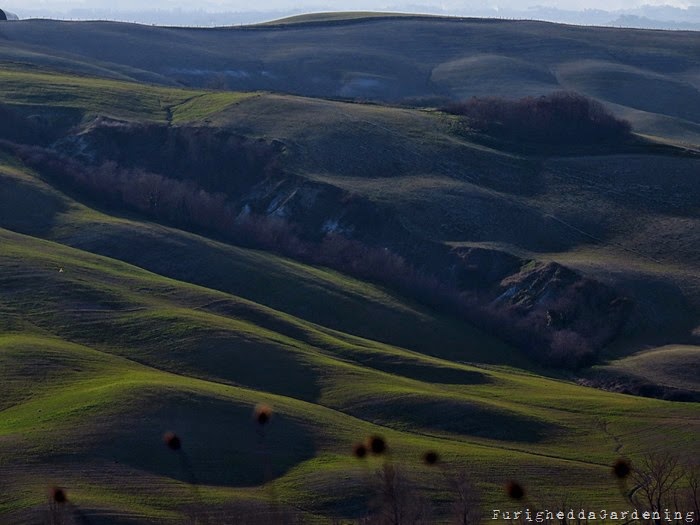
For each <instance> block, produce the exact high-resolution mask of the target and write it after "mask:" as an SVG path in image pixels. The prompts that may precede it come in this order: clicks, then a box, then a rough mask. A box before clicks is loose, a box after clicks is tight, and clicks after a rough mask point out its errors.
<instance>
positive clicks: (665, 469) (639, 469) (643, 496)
mask: <svg viewBox="0 0 700 525" xmlns="http://www.w3.org/2000/svg"><path fill="white" fill-rule="evenodd" d="M685 475H686V472H685V469H684V468H683V466H682V464H681V460H680V458H678V456H674V455H671V454H648V455H646V456H644V457H643V458H642V460H641V461H640V462H639V463H638V465H637V466H636V467H635V468H634V469H633V470H632V474H631V480H632V482H633V484H634V486H633V487H632V489H631V490H630V492H629V500H630V501H631V502H632V503H633V504H634V505H635V506H636V507H637V508H639V509H640V510H641V509H643V510H645V511H649V512H652V513H654V512H658V513H661V515H663V514H662V513H663V511H664V510H665V509H673V510H681V509H680V508H679V495H680V493H681V488H682V481H683V478H684V477H685ZM657 516H658V515H657ZM652 521H653V522H654V523H656V524H657V525H660V524H661V522H662V519H661V518H660V517H657V518H656V519H652Z"/></svg>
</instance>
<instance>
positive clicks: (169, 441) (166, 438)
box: [163, 432, 182, 451]
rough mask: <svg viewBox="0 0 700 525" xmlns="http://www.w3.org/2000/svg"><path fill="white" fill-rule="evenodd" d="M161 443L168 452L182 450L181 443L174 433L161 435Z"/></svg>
mask: <svg viewBox="0 0 700 525" xmlns="http://www.w3.org/2000/svg"><path fill="white" fill-rule="evenodd" d="M163 442H164V443H165V444H166V446H167V447H168V448H169V449H170V450H175V451H178V450H180V449H181V448H182V441H180V437H179V436H178V435H177V434H175V432H166V433H165V434H164V435H163Z"/></svg>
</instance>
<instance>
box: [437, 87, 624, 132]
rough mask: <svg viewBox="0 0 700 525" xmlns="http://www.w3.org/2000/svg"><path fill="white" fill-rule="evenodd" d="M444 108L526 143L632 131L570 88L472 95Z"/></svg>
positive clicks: (487, 129) (475, 124) (477, 125)
mask: <svg viewBox="0 0 700 525" xmlns="http://www.w3.org/2000/svg"><path fill="white" fill-rule="evenodd" d="M444 109H445V111H447V112H449V113H453V114H455V115H462V116H464V117H467V118H468V119H469V123H470V125H471V126H472V127H473V128H475V129H477V130H479V131H483V132H486V133H491V134H497V135H502V136H505V137H508V138H511V139H517V140H523V141H527V142H530V141H534V142H545V143H549V144H571V143H577V144H592V143H601V142H610V141H613V142H614V141H620V140H623V139H625V138H628V137H629V136H630V132H631V126H630V124H629V122H627V121H624V120H621V119H618V118H616V117H615V116H613V115H612V114H611V113H610V112H609V111H608V110H607V109H605V107H604V106H603V105H602V104H600V103H599V102H597V101H595V100H593V99H590V98H588V97H585V96H583V95H581V94H578V93H575V92H569V91H557V92H554V93H552V94H549V95H542V96H539V97H525V98H521V99H519V100H511V99H506V98H499V97H474V98H471V99H469V100H465V101H462V102H456V103H453V104H449V105H447V106H446V107H445V108H444Z"/></svg>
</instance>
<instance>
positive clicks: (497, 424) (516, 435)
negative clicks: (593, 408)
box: [347, 396, 562, 443]
mask: <svg viewBox="0 0 700 525" xmlns="http://www.w3.org/2000/svg"><path fill="white" fill-rule="evenodd" d="M347 412H348V413H350V414H352V415H354V416H356V417H361V418H362V419H367V420H369V421H372V422H374V423H377V424H381V425H385V426H389V427H393V428H400V429H411V431H417V430H419V429H420V431H423V432H428V433H430V432H448V433H454V434H461V435H464V436H471V437H477V438H485V439H493V440H497V441H513V442H519V443H538V442H540V441H544V440H545V439H547V438H548V437H552V436H553V435H555V434H560V433H561V430H562V429H561V427H558V426H557V425H552V424H549V423H545V422H543V421H539V420H537V419H534V418H529V417H526V416H523V415H520V414H517V413H515V412H509V411H506V410H498V409H494V408H490V407H487V406H484V405H479V404H477V403H471V402H465V401H454V400H442V399H429V398H427V399H422V398H420V397H417V396H406V397H402V398H394V399H380V400H377V401H370V402H366V403H363V404H361V405H355V406H353V407H352V408H351V409H349V410H347Z"/></svg>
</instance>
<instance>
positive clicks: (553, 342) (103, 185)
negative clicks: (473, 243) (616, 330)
mask: <svg viewBox="0 0 700 525" xmlns="http://www.w3.org/2000/svg"><path fill="white" fill-rule="evenodd" d="M4 145H5V147H10V148H12V149H13V150H14V152H15V153H16V154H17V155H18V156H19V157H20V158H21V159H22V160H23V161H24V162H25V163H26V164H27V165H29V166H31V167H32V168H34V169H35V170H36V171H38V172H39V173H42V175H44V176H47V177H49V178H51V179H52V180H53V181H54V182H55V183H57V184H58V185H61V186H62V187H64V188H67V189H69V190H70V191H73V192H75V193H78V194H82V195H83V196H85V197H87V198H89V199H90V200H92V201H97V202H99V203H100V204H101V205H104V206H107V207H109V208H112V209H117V210H124V209H128V210H132V211H135V212H138V213H141V214H143V215H144V216H146V217H149V218H151V219H154V220H157V221H160V222H163V223H166V224H169V225H173V226H176V227H178V228H182V229H185V230H189V231H194V232H199V233H205V234H209V235H211V234H213V235H214V236H218V237H220V238H222V239H225V240H227V241H232V242H234V243H236V244H239V245H242V246H247V247H252V248H258V249H265V250H269V251H273V252H276V253H279V254H281V255H285V256H289V257H293V258H295V259H298V260H301V261H304V262H306V263H310V264H318V265H323V266H327V267H330V268H334V269H337V270H339V271H342V272H345V273H347V274H349V275H353V276H356V277H359V278H362V279H365V280H369V281H373V282H376V283H380V284H382V285H387V286H390V287H392V288H394V289H395V290H397V291H398V292H400V293H402V294H404V295H405V296H407V297H411V298H414V299H416V300H418V301H420V302H422V303H423V304H426V305H428V306H430V307H433V308H437V309H439V310H441V311H443V312H446V313H449V314H452V315H457V316H460V317H462V318H465V319H467V320H468V321H469V322H471V323H474V324H476V325H477V326H480V327H481V328H482V329H484V330H485V331H487V332H491V333H494V334H496V335H497V336H498V337H500V338H503V339H505V340H507V341H509V342H511V343H513V344H515V345H517V346H519V347H520V348H522V349H523V350H524V351H525V352H526V353H528V354H529V356H530V357H531V358H533V359H534V360H537V361H539V362H541V363H543V364H545V365H548V366H553V367H559V368H579V367H582V366H587V365H590V364H592V363H593V362H595V359H596V356H597V353H598V348H599V346H600V343H604V342H605V341H603V340H601V341H598V340H596V341H593V342H591V341H592V340H591V337H588V339H587V338H584V337H583V336H582V335H581V333H586V334H589V335H590V334H592V333H594V332H596V331H597V332H599V333H601V334H603V333H604V327H600V326H597V325H595V322H596V319H594V318H589V319H587V320H585V323H586V324H585V326H584V325H581V326H578V325H577V327H573V328H574V329H573V330H572V327H571V326H566V325H564V326H556V325H555V324H553V323H551V322H550V320H548V319H546V316H544V314H543V313H542V312H540V311H539V310H538V311H533V312H532V313H530V314H527V315H525V314H523V312H521V311H519V310H518V308H517V307H516V306H513V305H507V304H502V305H499V306H497V307H494V306H493V305H491V306H484V305H482V304H479V302H478V301H477V300H475V298H474V297H473V296H472V295H471V294H468V293H464V292H462V291H460V289H459V287H458V286H457V284H456V283H454V282H450V281H449V280H448V279H445V278H444V276H443V277H442V278H440V277H438V276H436V275H435V274H433V273H431V272H430V271H427V270H421V269H419V268H417V267H416V266H415V265H414V264H413V263H411V262H409V261H408V260H406V259H405V258H404V257H403V256H401V255H400V254H398V253H396V252H395V251H392V250H391V249H389V248H387V247H384V246H379V245H374V244H368V243H366V242H363V241H361V240H358V239H353V238H348V237H346V236H344V235H342V234H340V233H334V232H329V233H326V234H325V235H324V236H323V237H321V238H320V239H309V238H308V236H304V235H303V233H304V232H302V231H300V230H299V228H298V227H297V226H296V225H295V224H293V223H290V222H288V221H286V220H284V219H282V218H278V217H274V216H268V215H260V214H256V213H253V212H251V211H250V210H249V209H246V208H245V207H243V208H241V207H240V205H237V204H235V203H233V202H231V201H230V199H229V197H228V196H227V195H226V194H224V193H220V192H210V191H207V190H205V189H203V188H202V187H200V186H198V185H197V184H196V183H195V182H194V181H193V180H189V179H184V180H177V179H173V178H169V177H166V176H164V175H160V174H156V173H152V172H148V171H145V170H143V169H125V168H122V167H121V166H119V165H118V164H116V163H115V162H113V161H109V162H106V163H103V164H102V165H99V166H90V165H85V164H82V163H81V162H79V161H77V160H75V159H71V158H67V157H64V156H61V155H59V154H57V153H56V152H54V151H52V150H48V149H45V148H41V147H36V146H20V145H16V144H11V143H4ZM577 298H578V295H577V294H575V293H574V296H573V297H571V298H570V301H569V302H571V301H574V302H575V300H577ZM557 310H560V311H562V312H564V311H573V308H572V307H570V305H568V303H567V304H564V305H562V306H561V307H560V308H557ZM533 316H534V317H533ZM578 317H581V316H578ZM589 317H591V316H589ZM579 324H581V323H580V322H579Z"/></svg>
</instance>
